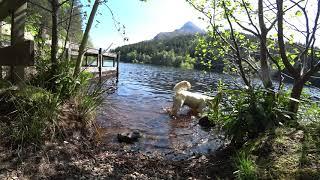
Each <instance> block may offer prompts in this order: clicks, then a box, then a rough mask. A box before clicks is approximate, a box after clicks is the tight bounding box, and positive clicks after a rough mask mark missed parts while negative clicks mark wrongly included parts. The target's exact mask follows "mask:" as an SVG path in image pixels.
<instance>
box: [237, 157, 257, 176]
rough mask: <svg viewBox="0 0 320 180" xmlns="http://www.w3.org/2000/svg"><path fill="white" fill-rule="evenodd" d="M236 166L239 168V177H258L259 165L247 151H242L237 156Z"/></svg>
mask: <svg viewBox="0 0 320 180" xmlns="http://www.w3.org/2000/svg"><path fill="white" fill-rule="evenodd" d="M234 162H235V166H236V168H237V169H238V171H237V172H236V173H237V176H236V177H237V178H238V179H257V166H256V164H255V162H254V161H253V160H252V159H251V158H250V157H249V156H248V154H247V152H245V151H240V152H238V153H237V155H236V157H235V160H234Z"/></svg>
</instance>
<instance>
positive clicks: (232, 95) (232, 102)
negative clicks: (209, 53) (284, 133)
mask: <svg viewBox="0 0 320 180" xmlns="http://www.w3.org/2000/svg"><path fill="white" fill-rule="evenodd" d="M288 101H289V98H288V97H287V96H286V95H284V94H282V91H281V92H279V93H273V92H269V91H266V90H264V89H260V88H257V89H249V88H245V89H231V90H230V89H226V88H225V87H223V84H222V83H220V87H219V91H218V94H217V96H216V97H215V99H214V101H213V103H212V106H211V112H210V113H209V118H210V120H212V121H214V122H217V123H219V124H220V125H221V126H222V128H223V129H224V130H225V132H226V135H227V136H228V137H229V138H230V139H231V140H232V142H233V143H234V145H236V146H238V145H239V146H241V145H242V144H243V143H244V142H246V141H247V140H249V139H252V138H255V137H257V136H258V135H259V133H262V132H264V131H265V130H266V129H270V128H273V127H275V126H277V125H278V124H279V123H280V122H283V121H284V120H286V119H288V118H290V116H289V115H290V113H289V112H287V111H286V110H285V109H286V105H287V103H288Z"/></svg>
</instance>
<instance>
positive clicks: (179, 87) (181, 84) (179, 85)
mask: <svg viewBox="0 0 320 180" xmlns="http://www.w3.org/2000/svg"><path fill="white" fill-rule="evenodd" d="M188 89H191V84H190V83H189V82H188V81H181V82H179V83H177V84H176V85H175V86H174V88H173V91H175V92H178V91H186V90H188Z"/></svg>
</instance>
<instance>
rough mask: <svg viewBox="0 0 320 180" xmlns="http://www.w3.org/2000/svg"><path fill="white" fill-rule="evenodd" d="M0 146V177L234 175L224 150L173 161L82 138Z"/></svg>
mask: <svg viewBox="0 0 320 180" xmlns="http://www.w3.org/2000/svg"><path fill="white" fill-rule="evenodd" d="M1 145H2V146H1V147H0V152H1V156H0V179H215V178H216V177H220V178H231V177H232V173H233V171H234V168H233V166H232V160H231V159H230V155H231V153H232V150H231V149H230V148H224V149H221V150H219V151H217V152H216V153H213V154H210V155H196V156H192V157H190V158H189V159H185V160H178V161H175V160H170V159H167V158H166V157H164V156H162V155H154V154H153V155H152V156H149V155H146V154H143V153H140V152H132V151H127V150H125V149H123V148H121V144H119V146H117V147H114V146H108V144H103V143H98V142H95V141H94V140H92V139H89V138H84V137H81V138H70V139H68V140H64V141H61V142H50V143H45V144H44V145H43V146H42V147H38V148H35V147H34V146H32V145H31V146H29V147H28V148H24V149H19V148H17V149H15V150H13V149H12V148H11V147H6V146H3V145H5V143H1Z"/></svg>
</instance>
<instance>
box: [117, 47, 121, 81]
mask: <svg viewBox="0 0 320 180" xmlns="http://www.w3.org/2000/svg"><path fill="white" fill-rule="evenodd" d="M119 64H120V51H119V52H118V54H117V83H118V82H119Z"/></svg>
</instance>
